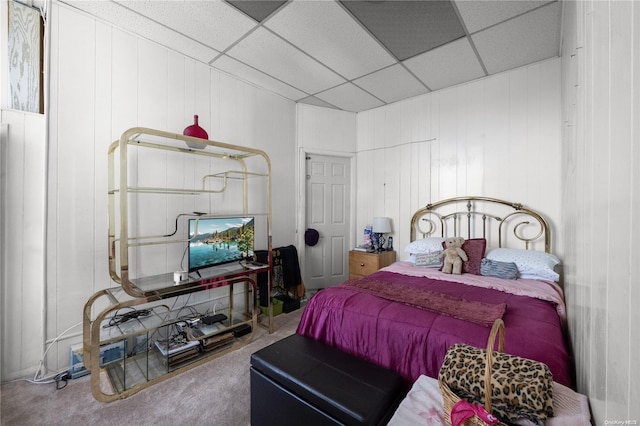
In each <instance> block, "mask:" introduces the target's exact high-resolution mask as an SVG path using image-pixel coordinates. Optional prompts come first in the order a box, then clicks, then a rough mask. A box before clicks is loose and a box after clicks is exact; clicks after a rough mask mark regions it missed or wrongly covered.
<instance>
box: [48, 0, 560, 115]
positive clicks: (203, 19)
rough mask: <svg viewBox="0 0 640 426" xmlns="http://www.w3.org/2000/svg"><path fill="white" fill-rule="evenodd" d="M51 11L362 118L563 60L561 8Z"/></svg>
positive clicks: (195, 1)
mask: <svg viewBox="0 0 640 426" xmlns="http://www.w3.org/2000/svg"><path fill="white" fill-rule="evenodd" d="M58 4H60V5H62V6H63V7H68V6H66V5H65V4H69V5H72V7H75V8H78V9H81V10H83V11H85V12H86V13H88V14H90V15H93V16H95V17H97V19H100V20H104V21H106V22H109V23H111V24H112V25H114V26H117V27H121V28H123V29H124V30H125V31H129V32H131V33H134V34H138V35H139V36H141V37H143V38H146V39H148V40H151V41H153V42H156V43H158V44H160V45H163V46H166V47H167V48H169V49H173V50H175V51H177V52H179V53H182V54H184V55H186V56H188V57H191V58H194V59H196V60H199V61H202V62H203V63H205V64H209V65H211V66H213V67H216V68H218V69H220V70H222V71H224V72H226V73H229V74H231V75H234V76H236V77H237V78H238V79H242V80H245V81H247V82H248V83H250V84H253V85H255V86H259V87H262V88H265V89H267V90H269V91H272V92H275V93H277V94H279V95H281V96H283V97H285V98H287V99H291V100H292V101H294V102H301V103H309V104H311V105H318V106H326V107H331V108H337V109H344V110H347V111H364V110H366V109H369V108H374V107H377V106H380V105H384V104H388V103H391V102H395V101H398V100H401V99H405V98H409V97H413V96H416V95H418V94H421V93H425V92H427V91H428V90H437V89H442V88H445V87H449V86H452V85H456V84H461V83H464V82H466V81H471V80H474V79H477V78H479V77H482V76H483V75H491V74H495V73H498V72H502V71H505V70H508V69H512V68H515V67H520V66H523V65H527V64H530V63H533V62H536V61H540V60H544V59H548V58H551V57H554V56H558V55H559V54H560V25H561V12H562V7H561V2H560V1H559V0H423V1H415V0H388V1H382V0H288V1H284V0H278V1H275V0H229V1H225V0H144V1H143V0H58ZM358 86H360V87H358ZM314 96H315V97H314Z"/></svg>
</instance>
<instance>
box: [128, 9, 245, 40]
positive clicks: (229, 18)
mask: <svg viewBox="0 0 640 426" xmlns="http://www.w3.org/2000/svg"><path fill="white" fill-rule="evenodd" d="M118 2H119V3H120V4H122V5H123V6H125V7H127V8H129V9H131V10H133V11H135V12H137V13H139V14H142V15H144V16H147V17H149V18H150V19H153V20H154V21H156V22H159V23H161V24H163V25H166V26H167V27H169V28H172V29H174V30H175V31H177V32H179V33H181V34H184V35H185V36H187V37H190V38H192V39H193V40H197V41H199V42H200V43H203V44H205V45H207V46H209V47H212V48H214V49H216V50H221V51H222V50H225V49H227V48H228V47H229V46H231V45H232V44H233V43H235V42H236V41H237V40H238V38H240V37H243V36H244V35H245V34H246V33H247V32H248V31H250V30H251V29H252V28H253V27H254V26H255V22H254V21H252V20H251V19H249V18H248V17H247V16H246V15H244V14H243V13H241V12H239V11H238V10H237V9H235V8H234V7H232V6H230V5H229V4H227V3H225V2H221V1H201V0H184V1H175V0H174V1H172V0H169V1H162V0H153V1H140V0H118Z"/></svg>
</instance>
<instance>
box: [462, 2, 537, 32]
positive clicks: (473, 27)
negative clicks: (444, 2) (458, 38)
mask: <svg viewBox="0 0 640 426" xmlns="http://www.w3.org/2000/svg"><path fill="white" fill-rule="evenodd" d="M455 3H456V6H457V7H458V11H459V12H460V16H462V20H463V21H464V22H465V24H466V25H467V31H469V33H470V34H473V33H475V32H477V31H480V30H482V29H484V28H487V27H490V26H491V25H495V24H497V23H499V22H502V21H506V20H507V19H511V18H513V17H515V16H518V15H520V14H522V13H526V12H529V11H531V10H533V9H535V8H537V7H540V6H542V5H544V4H548V3H549V0H540V1H534V0H483V1H478V0H455Z"/></svg>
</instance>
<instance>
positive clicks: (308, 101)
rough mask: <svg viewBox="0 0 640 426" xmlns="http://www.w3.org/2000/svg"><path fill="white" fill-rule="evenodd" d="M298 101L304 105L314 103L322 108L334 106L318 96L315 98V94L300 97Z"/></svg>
mask: <svg viewBox="0 0 640 426" xmlns="http://www.w3.org/2000/svg"><path fill="white" fill-rule="evenodd" d="M299 102H300V103H303V104H306V105H314V106H319V107H323V108H335V105H331V104H330V103H328V102H325V101H323V100H322V99H320V98H316V97H315V96H309V97H307V98H304V99H300V101H299Z"/></svg>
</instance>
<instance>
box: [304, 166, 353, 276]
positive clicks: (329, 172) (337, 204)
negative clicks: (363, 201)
mask: <svg viewBox="0 0 640 426" xmlns="http://www.w3.org/2000/svg"><path fill="white" fill-rule="evenodd" d="M349 164H350V159H349V158H345V157H331V156H324V155H308V156H307V161H306V167H307V183H306V225H307V229H309V228H312V229H316V230H317V231H318V233H319V234H320V240H319V241H318V243H317V244H316V245H315V246H306V252H305V275H306V276H305V277H304V282H305V285H306V286H307V288H309V289H319V288H325V287H329V286H332V285H335V284H339V283H341V282H342V281H344V280H346V279H347V277H348V275H349V265H348V252H349V248H348V244H349V238H348V234H349V218H350V208H351V206H350V191H351V188H350V182H351V174H350V173H351V172H350V167H349Z"/></svg>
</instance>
